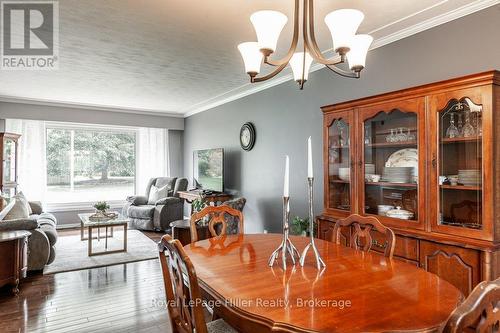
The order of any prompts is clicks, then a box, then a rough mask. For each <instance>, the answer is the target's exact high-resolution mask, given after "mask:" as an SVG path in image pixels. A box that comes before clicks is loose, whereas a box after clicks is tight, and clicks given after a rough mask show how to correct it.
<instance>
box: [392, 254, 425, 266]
mask: <svg viewBox="0 0 500 333" xmlns="http://www.w3.org/2000/svg"><path fill="white" fill-rule="evenodd" d="M393 258H394V260H399V261H403V262H405V263H407V264H410V265H413V266H415V267H420V263H419V262H418V261H415V260H409V259H406V258H401V257H398V256H394V257H393Z"/></svg>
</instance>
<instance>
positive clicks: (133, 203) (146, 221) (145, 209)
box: [122, 177, 188, 231]
mask: <svg viewBox="0 0 500 333" xmlns="http://www.w3.org/2000/svg"><path fill="white" fill-rule="evenodd" d="M153 185H154V186H156V187H163V186H168V189H169V190H168V196H167V197H165V198H160V199H159V200H157V201H156V202H155V203H154V204H148V198H149V192H150V190H151V186H153ZM187 186H188V180H187V178H176V177H157V178H151V179H150V180H149V182H148V185H147V186H146V193H145V195H137V196H129V197H128V198H127V203H126V204H125V206H124V207H123V209H122V214H123V215H124V216H127V217H128V218H129V219H130V223H129V227H130V228H132V229H139V230H150V231H153V230H161V231H165V230H168V229H169V225H170V222H173V221H176V220H182V219H183V216H184V200H183V199H181V198H179V195H178V192H179V191H185V190H186V189H187Z"/></svg>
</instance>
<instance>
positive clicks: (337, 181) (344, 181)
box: [330, 179, 351, 184]
mask: <svg viewBox="0 0 500 333" xmlns="http://www.w3.org/2000/svg"><path fill="white" fill-rule="evenodd" d="M330 183H339V184H350V183H351V182H350V181H348V180H342V179H330Z"/></svg>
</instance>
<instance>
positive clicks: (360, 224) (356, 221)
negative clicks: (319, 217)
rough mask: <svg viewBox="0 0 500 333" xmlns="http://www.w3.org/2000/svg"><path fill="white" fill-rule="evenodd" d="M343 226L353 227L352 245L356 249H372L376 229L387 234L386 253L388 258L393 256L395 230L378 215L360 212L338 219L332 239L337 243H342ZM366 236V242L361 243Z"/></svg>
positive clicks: (366, 250)
mask: <svg viewBox="0 0 500 333" xmlns="http://www.w3.org/2000/svg"><path fill="white" fill-rule="evenodd" d="M342 227H351V229H352V232H351V237H350V247H352V248H354V249H356V250H360V249H361V250H363V251H365V252H368V251H370V250H371V248H372V245H373V243H374V242H373V238H372V235H371V233H370V232H371V231H372V230H375V231H378V232H379V233H381V234H382V235H384V236H385V239H386V241H385V245H384V248H385V249H384V255H385V256H386V257H388V258H392V255H393V253H394V245H395V244H396V236H395V235H394V232H393V231H392V230H391V229H389V228H387V227H386V226H384V225H383V224H382V223H381V222H380V221H379V220H378V219H377V218H376V217H374V216H361V215H358V214H352V215H350V216H348V217H346V218H345V219H341V220H338V221H337V222H336V223H335V227H334V229H333V234H332V239H330V241H333V242H334V243H336V244H341V242H340V230H341V228H342ZM362 238H364V242H363V243H361V242H360V241H361V239H362Z"/></svg>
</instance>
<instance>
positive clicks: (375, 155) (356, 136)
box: [318, 71, 500, 295]
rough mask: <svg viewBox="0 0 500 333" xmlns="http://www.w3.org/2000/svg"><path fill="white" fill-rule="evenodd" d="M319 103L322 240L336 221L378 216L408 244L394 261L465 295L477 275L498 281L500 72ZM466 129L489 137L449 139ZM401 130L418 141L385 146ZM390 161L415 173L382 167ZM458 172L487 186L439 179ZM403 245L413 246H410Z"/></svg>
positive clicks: (499, 239) (499, 257) (347, 237)
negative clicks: (388, 212)
mask: <svg viewBox="0 0 500 333" xmlns="http://www.w3.org/2000/svg"><path fill="white" fill-rule="evenodd" d="M321 109H322V111H323V116H324V123H323V131H324V132H323V138H324V144H325V147H324V152H323V154H324V172H325V177H324V179H325V186H324V205H325V207H324V212H323V214H322V215H321V216H320V217H319V219H318V228H319V235H320V237H323V238H325V237H326V238H327V237H330V236H329V235H330V233H331V231H332V230H333V227H334V225H335V222H336V221H337V220H338V219H341V218H345V217H347V216H349V215H350V214H360V215H365V216H366V215H373V216H375V217H377V218H378V219H379V220H380V221H381V222H382V223H383V224H384V225H386V226H388V227H390V228H392V229H393V230H394V231H395V233H396V236H397V240H396V249H397V248H398V247H399V246H401V247H402V248H401V249H400V250H401V251H400V253H397V252H398V250H396V252H395V257H396V258H399V259H402V260H405V261H407V262H411V263H415V264H417V265H419V266H420V267H422V268H424V269H426V270H428V271H430V272H433V273H436V274H438V275H439V276H441V277H442V278H443V279H446V280H447V281H448V282H450V283H452V284H453V285H455V286H456V287H457V288H458V289H460V290H461V291H462V292H463V293H464V294H465V295H467V294H468V293H469V292H470V291H471V290H472V288H474V286H475V285H476V284H477V283H479V282H480V281H482V280H494V279H496V278H498V277H500V214H499V212H498V211H497V210H496V207H500V182H499V181H498V180H499V179H500V168H498V167H497V165H498V164H499V163H500V145H497V144H496V142H498V141H499V140H500V72H498V71H490V72H485V73H480V74H476V75H470V76H467V77H464V78H457V79H454V80H448V81H444V82H438V83H434V84H427V85H424V86H421V87H416V88H409V89H405V90H402V91H397V92H394V93H386V94H383V95H379V96H373V97H368V98H362V99H359V100H356V101H348V102H343V103H339V104H335V105H328V106H324V107H322V108H321ZM453 126H455V127H456V128H453ZM460 127H462V129H467V131H466V132H469V130H471V128H470V127H472V130H473V131H476V132H471V133H478V132H477V131H478V129H481V131H482V136H472V137H456V138H448V137H447V135H449V133H450V131H458V128H460ZM399 128H403V129H404V130H403V133H404V134H407V133H408V132H407V131H408V129H410V133H411V134H412V135H415V138H416V139H415V141H406V142H386V137H387V135H390V134H391V132H392V133H393V134H396V133H395V129H398V131H399ZM347 133H348V135H349V138H347ZM339 137H342V140H344V141H339ZM483 137H484V138H483ZM365 138H369V140H370V143H365ZM347 140H348V141H347ZM340 142H349V147H342V148H343V149H342V150H337V151H333V150H332V149H330V148H332V147H335V146H336V145H338V144H339V143H340ZM338 148H340V147H338ZM389 160H391V163H400V164H399V165H400V166H411V167H413V168H414V169H413V170H412V171H407V170H405V169H399V170H398V169H384V168H385V165H386V163H387V162H388V161H389ZM329 161H335V162H334V163H333V162H332V163H329ZM352 161H355V162H356V163H354V164H351V162H352ZM342 165H351V166H352V167H351V172H350V181H349V182H346V181H342V180H339V179H338V176H337V175H335V173H338V167H339V166H342ZM459 170H460V171H459ZM477 170H479V172H480V173H481V174H480V175H478V174H477V172H478V171H477ZM366 171H368V172H369V173H377V174H382V172H383V171H384V172H385V174H384V175H382V177H385V178H386V179H387V177H389V178H390V179H395V180H403V181H405V180H414V179H418V183H393V182H384V181H380V182H366V181H365V172H366ZM460 172H461V173H462V174H461V177H465V178H468V179H469V181H470V183H471V184H474V182H475V181H476V180H479V181H481V180H482V184H477V185H476V186H464V185H455V186H453V185H440V184H439V182H438V179H439V176H441V175H455V174H458V173H460ZM334 178H336V179H334ZM382 205H388V206H401V207H402V209H405V210H409V211H412V212H413V213H414V220H399V219H394V218H390V217H387V216H383V215H378V210H379V206H382ZM338 207H345V208H348V209H349V210H347V211H346V210H340V209H338ZM380 208H382V207H380ZM450 221H451V222H450ZM343 237H344V238H345V241H346V242H348V241H349V237H350V235H349V233H348V232H347V233H344V234H343ZM404 244H411V251H410V249H409V248H408V249H405V248H404V246H405V245H404ZM405 251H406V252H408V253H406V252H405ZM410 252H411V253H410Z"/></svg>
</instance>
